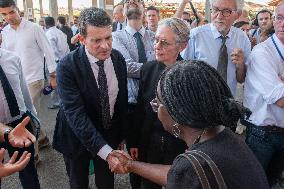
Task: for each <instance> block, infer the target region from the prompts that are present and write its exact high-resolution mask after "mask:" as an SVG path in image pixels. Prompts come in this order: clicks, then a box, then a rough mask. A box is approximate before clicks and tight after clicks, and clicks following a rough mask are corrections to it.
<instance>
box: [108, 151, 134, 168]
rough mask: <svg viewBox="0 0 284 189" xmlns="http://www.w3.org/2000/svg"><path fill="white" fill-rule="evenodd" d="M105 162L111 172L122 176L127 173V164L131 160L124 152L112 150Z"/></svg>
mask: <svg viewBox="0 0 284 189" xmlns="http://www.w3.org/2000/svg"><path fill="white" fill-rule="evenodd" d="M119 158H120V159H119ZM106 160H107V162H108V164H109V168H110V170H111V171H112V172H115V173H121V174H124V173H128V172H129V171H128V168H127V163H128V161H129V160H132V158H131V157H130V156H129V155H128V154H127V153H126V152H124V151H120V150H114V151H112V152H111V153H110V154H109V155H108V156H107V159H106Z"/></svg>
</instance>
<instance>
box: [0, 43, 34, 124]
mask: <svg viewBox="0 0 284 189" xmlns="http://www.w3.org/2000/svg"><path fill="white" fill-rule="evenodd" d="M0 65H1V67H2V69H3V71H4V72H5V74H6V77H7V79H8V81H9V83H10V85H11V87H12V89H13V91H14V94H15V97H16V100H17V103H18V106H19V110H20V113H21V114H20V115H19V116H16V117H12V116H11V114H10V110H9V106H8V103H7V100H6V96H5V93H4V90H3V87H2V84H1V82H0V123H4V124H7V123H10V122H12V121H15V120H17V119H19V118H21V116H22V115H23V114H24V113H25V112H26V111H27V108H28V109H29V110H31V111H33V112H35V109H34V107H33V105H32V100H31V97H30V93H29V91H28V88H27V85H26V82H25V78H24V76H23V73H22V67H21V61H20V58H19V57H17V56H16V55H15V54H14V53H12V52H9V51H6V50H4V49H1V48H0Z"/></svg>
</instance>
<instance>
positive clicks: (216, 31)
mask: <svg viewBox="0 0 284 189" xmlns="http://www.w3.org/2000/svg"><path fill="white" fill-rule="evenodd" d="M210 28H211V32H212V34H213V37H214V39H218V38H220V37H221V36H222V34H220V32H219V31H218V30H217V28H216V27H215V26H214V24H213V23H211V24H210ZM232 33H233V31H232V26H231V28H230V31H229V33H228V34H227V35H226V36H227V37H228V38H231V36H232Z"/></svg>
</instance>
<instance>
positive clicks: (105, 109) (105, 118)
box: [96, 60, 111, 129]
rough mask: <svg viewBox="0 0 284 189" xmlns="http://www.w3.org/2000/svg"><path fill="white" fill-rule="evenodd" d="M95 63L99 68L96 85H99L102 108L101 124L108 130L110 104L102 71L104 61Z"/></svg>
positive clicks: (104, 75) (105, 79) (104, 74)
mask: <svg viewBox="0 0 284 189" xmlns="http://www.w3.org/2000/svg"><path fill="white" fill-rule="evenodd" d="M96 63H97V65H98V66H99V73H98V84H99V91H100V100H101V108H102V122H103V127H104V128H105V129H109V128H110V126H111V117H110V104H109V96H108V86H107V78H106V73H105V71H104V61H103V60H99V61H98V62H96Z"/></svg>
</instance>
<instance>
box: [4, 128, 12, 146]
mask: <svg viewBox="0 0 284 189" xmlns="http://www.w3.org/2000/svg"><path fill="white" fill-rule="evenodd" d="M11 131H12V129H6V130H5V132H4V140H5V142H6V143H7V144H9V133H10V132H11Z"/></svg>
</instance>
